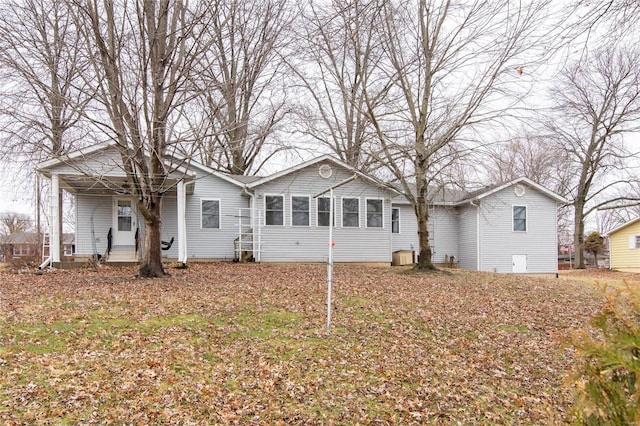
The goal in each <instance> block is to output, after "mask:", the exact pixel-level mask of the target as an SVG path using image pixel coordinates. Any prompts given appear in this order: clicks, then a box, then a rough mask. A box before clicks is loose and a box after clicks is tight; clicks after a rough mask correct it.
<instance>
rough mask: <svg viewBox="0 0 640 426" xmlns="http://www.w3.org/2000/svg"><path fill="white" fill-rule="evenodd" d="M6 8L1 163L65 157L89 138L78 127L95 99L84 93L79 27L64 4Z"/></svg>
mask: <svg viewBox="0 0 640 426" xmlns="http://www.w3.org/2000/svg"><path fill="white" fill-rule="evenodd" d="M2 6H3V7H2V14H0V64H1V65H2V66H1V67H0V73H1V74H0V75H1V76H2V81H3V84H2V86H1V87H0V91H1V96H0V114H1V115H2V116H3V124H4V126H3V128H2V130H3V133H4V134H5V139H4V145H3V149H2V151H1V152H0V157H2V158H5V159H6V158H11V160H13V161H15V159H16V158H17V157H18V158H25V159H26V160H32V161H39V160H42V159H46V158H50V157H52V156H53V157H57V156H60V155H61V154H63V153H65V152H68V151H70V150H71V149H73V148H75V147H74V144H75V142H77V141H78V140H79V139H80V138H83V137H85V136H86V134H85V133H83V132H82V131H81V126H80V125H79V124H80V122H81V119H82V115H83V113H84V109H85V106H86V105H87V103H88V102H89V101H90V99H91V96H90V94H87V93H86V92H85V91H84V90H82V86H83V83H82V78H81V75H82V74H84V73H86V72H87V63H86V62H85V61H83V60H82V58H81V55H80V54H81V52H82V49H83V47H82V46H81V43H80V42H79V39H78V34H77V30H76V27H75V25H74V22H73V20H72V18H71V16H70V14H69V11H68V9H67V6H66V4H65V2H64V1H61V0H25V1H10V0H4V1H3V2H2ZM72 130H73V131H72Z"/></svg>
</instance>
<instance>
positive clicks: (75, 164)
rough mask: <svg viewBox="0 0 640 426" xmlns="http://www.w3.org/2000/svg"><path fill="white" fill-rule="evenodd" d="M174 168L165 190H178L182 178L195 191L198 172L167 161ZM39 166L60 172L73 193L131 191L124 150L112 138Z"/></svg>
mask: <svg viewBox="0 0 640 426" xmlns="http://www.w3.org/2000/svg"><path fill="white" fill-rule="evenodd" d="M166 166H167V168H168V169H169V170H171V172H170V173H169V176H168V177H167V178H166V179H165V180H164V182H163V183H162V185H161V187H160V188H161V191H162V192H163V193H168V194H171V193H174V194H175V193H176V185H177V183H178V182H180V181H181V180H186V181H192V182H190V183H189V184H188V185H187V188H186V190H187V193H188V194H191V193H193V189H194V183H193V179H194V178H195V176H196V174H195V172H193V171H190V170H188V169H187V168H186V167H184V166H183V165H175V164H172V163H171V161H170V160H167V161H166ZM36 170H37V171H38V172H39V173H40V174H41V175H43V176H45V177H47V178H51V176H52V175H54V174H55V175H57V176H58V178H59V181H60V187H61V188H63V189H64V190H66V191H68V192H71V193H85V194H95V195H109V194H114V195H129V194H131V193H132V188H131V184H130V183H129V182H128V181H127V176H126V173H125V171H124V169H123V167H122V161H121V160H120V154H119V153H118V151H117V148H116V146H115V143H113V142H108V143H102V144H97V145H94V146H91V147H87V148H84V149H80V150H77V151H74V152H72V153H70V154H68V155H66V156H63V157H60V158H55V159H51V160H47V161H44V162H42V163H40V164H38V165H37V167H36Z"/></svg>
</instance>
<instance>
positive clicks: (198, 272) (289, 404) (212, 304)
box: [0, 264, 601, 424]
mask: <svg viewBox="0 0 640 426" xmlns="http://www.w3.org/2000/svg"><path fill="white" fill-rule="evenodd" d="M401 271H402V269H395V268H394V269H390V268H367V267H357V266H340V267H337V268H336V270H335V276H334V280H335V281H334V285H335V294H334V297H335V299H334V300H335V311H334V313H333V320H334V323H333V324H334V328H333V330H332V332H331V333H327V332H326V330H325V321H326V284H325V278H326V268H325V267H323V266H313V265H235V264H206V265H192V266H191V267H190V268H189V269H187V270H180V271H179V270H174V271H172V274H173V276H172V277H171V278H168V279H164V280H137V279H135V278H134V277H133V275H134V270H133V269H111V268H104V269H102V270H100V271H97V272H96V271H90V270H74V271H54V272H51V273H47V274H44V275H16V274H9V273H6V272H3V273H0V282H1V284H0V401H2V402H0V421H2V422H3V423H4V424H25V423H26V424H49V423H53V424H94V423H95V424H98V423H99V424H103V423H117V424H121V423H127V424H149V423H152V424H203V423H215V424H422V423H434V424H451V423H456V422H459V423H460V424H523V423H524V424H562V423H568V422H570V421H571V417H570V414H569V410H570V407H571V395H570V393H569V390H568V389H566V388H565V387H564V386H563V378H564V377H565V375H566V373H567V371H568V370H569V369H570V367H571V365H572V363H573V361H574V359H573V356H574V355H573V352H572V351H571V350H569V349H567V348H565V347H563V346H562V345H560V344H559V342H560V340H561V339H562V336H563V335H565V334H566V333H567V332H569V331H571V330H574V329H577V328H580V327H585V326H586V325H587V324H588V321H589V318H590V317H591V316H592V315H593V314H594V313H595V312H596V311H597V309H598V308H599V304H600V300H601V297H600V296H599V294H598V293H597V292H596V291H595V290H594V288H593V286H590V285H584V283H579V282H572V281H565V280H556V279H542V278H532V277H516V276H507V275H496V274H483V273H472V272H465V271H453V272H452V273H451V274H431V275H423V274H407V273H401Z"/></svg>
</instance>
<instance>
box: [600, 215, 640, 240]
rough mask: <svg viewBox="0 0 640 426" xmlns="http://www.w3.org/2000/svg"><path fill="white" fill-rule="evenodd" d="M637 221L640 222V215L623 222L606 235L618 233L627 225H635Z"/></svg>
mask: <svg viewBox="0 0 640 426" xmlns="http://www.w3.org/2000/svg"><path fill="white" fill-rule="evenodd" d="M637 222H640V217H637V218H635V219H633V220H630V221H629V222H625V223H623V224H622V225H620V226H618V227H616V228H613V229H612V230H611V231H609V232H608V233H607V234H606V235H605V236H610V235H611V234H613V233H616V232H618V231H621V230H622V229H624V228H626V227H627V226H631V225H633V224H634V223H637Z"/></svg>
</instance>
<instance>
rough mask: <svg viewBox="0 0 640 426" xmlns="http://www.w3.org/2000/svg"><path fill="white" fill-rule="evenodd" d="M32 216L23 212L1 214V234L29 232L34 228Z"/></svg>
mask: <svg viewBox="0 0 640 426" xmlns="http://www.w3.org/2000/svg"><path fill="white" fill-rule="evenodd" d="M31 225H32V223H31V218H30V217H29V216H28V215H26V214H23V213H15V212H4V213H2V214H0V235H11V234H16V233H18V232H27V231H30V230H31V229H32V226H31Z"/></svg>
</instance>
